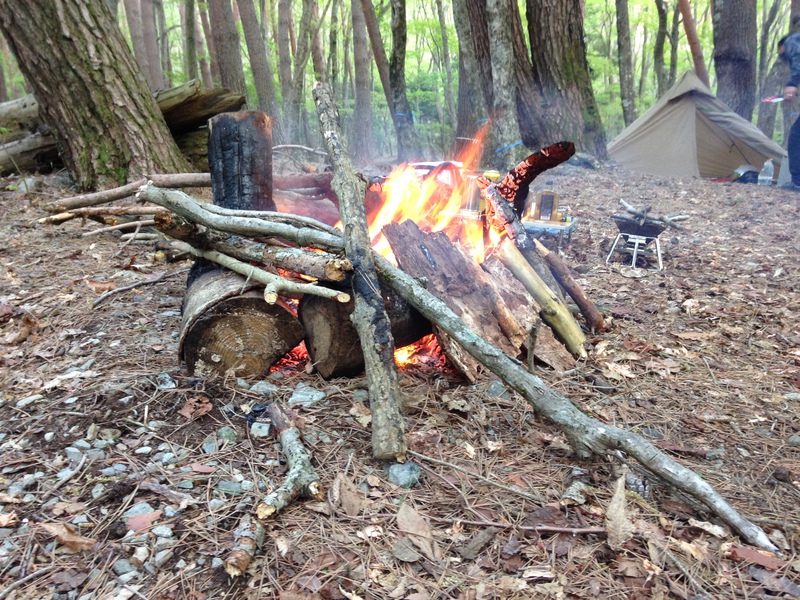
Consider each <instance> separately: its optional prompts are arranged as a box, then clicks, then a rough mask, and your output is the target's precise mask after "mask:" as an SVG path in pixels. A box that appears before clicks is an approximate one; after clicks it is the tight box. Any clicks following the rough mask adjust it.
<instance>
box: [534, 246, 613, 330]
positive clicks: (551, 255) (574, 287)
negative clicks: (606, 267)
mask: <svg viewBox="0 0 800 600" xmlns="http://www.w3.org/2000/svg"><path fill="white" fill-rule="evenodd" d="M533 243H534V244H536V249H537V250H538V251H539V254H541V255H542V258H544V261H545V262H546V263H547V265H548V266H549V267H550V270H551V271H552V272H553V276H554V277H555V278H556V279H557V280H558V283H560V284H561V287H563V288H564V289H565V290H566V292H567V293H568V294H569V295H570V297H571V298H572V299H573V300H575V304H577V305H578V308H580V309H581V313H582V314H583V317H584V318H585V319H586V323H588V324H589V327H591V328H592V329H594V330H595V331H603V329H604V327H605V323H604V322H603V315H602V313H601V312H600V311H599V310H597V307H596V306H595V305H594V302H592V301H591V300H590V299H589V296H587V295H586V292H584V291H583V288H582V287H581V286H580V285H578V282H577V281H575V279H574V278H573V277H572V275H571V274H570V272H569V266H567V263H566V262H564V259H562V258H561V257H560V256H559V255H558V253H557V252H550V250H548V249H547V248H545V247H544V245H543V244H542V243H541V242H540V241H539V240H536V239H534V240H533Z"/></svg>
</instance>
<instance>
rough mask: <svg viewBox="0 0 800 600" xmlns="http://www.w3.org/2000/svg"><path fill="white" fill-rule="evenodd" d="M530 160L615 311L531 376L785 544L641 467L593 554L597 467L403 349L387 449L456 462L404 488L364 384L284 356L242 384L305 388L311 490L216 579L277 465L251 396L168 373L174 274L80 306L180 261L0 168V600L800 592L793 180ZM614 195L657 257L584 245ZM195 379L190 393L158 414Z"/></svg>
mask: <svg viewBox="0 0 800 600" xmlns="http://www.w3.org/2000/svg"><path fill="white" fill-rule="evenodd" d="M548 178H552V179H553V181H554V182H555V185H556V187H557V189H558V190H559V191H560V192H561V193H562V203H563V204H568V205H569V206H570V207H571V210H572V213H573V214H574V215H575V216H577V217H579V218H580V220H581V221H580V224H579V228H578V230H577V232H576V233H575V234H574V235H573V237H572V243H571V245H570V246H569V247H568V248H566V249H565V252H564V254H565V257H566V258H567V259H568V260H569V261H570V263H571V264H573V265H574V266H575V267H576V269H577V273H578V277H579V281H580V282H581V283H583V284H584V286H585V288H586V290H587V291H588V293H589V295H590V297H591V298H593V299H594V301H595V302H596V303H597V304H598V305H599V306H600V307H601V309H602V310H603V311H604V312H605V313H606V314H607V316H608V317H609V319H610V324H611V327H610V328H609V329H608V331H605V332H603V333H601V334H597V335H590V336H589V341H590V356H589V359H588V360H587V361H585V362H584V363H581V364H579V366H578V367H577V368H576V369H574V370H572V371H568V372H566V373H561V374H557V373H555V372H552V371H547V370H543V369H540V370H538V371H537V374H538V375H539V376H540V377H541V378H542V379H543V380H544V382H545V383H546V384H547V385H549V386H551V387H552V388H554V389H556V390H558V391H559V392H561V393H562V394H564V395H566V396H567V397H569V398H570V399H571V400H572V401H573V402H575V403H576V404H577V405H578V406H580V407H581V408H582V409H583V410H585V411H586V412H588V413H590V414H591V415H593V416H594V417H596V418H597V419H600V420H602V421H604V422H606V423H609V424H614V425H617V426H620V427H626V428H630V429H632V430H634V431H636V432H638V433H640V434H642V435H644V436H646V437H648V438H649V439H651V440H652V441H653V442H654V443H655V444H656V445H658V446H660V447H661V448H662V449H663V450H664V451H666V452H667V453H669V454H670V455H672V456H673V457H674V458H675V459H676V460H678V461H679V462H681V463H683V464H685V465H687V466H688V467H689V468H691V469H692V470H694V471H696V472H697V473H699V474H700V475H701V476H702V477H703V478H704V479H705V480H706V481H708V482H709V483H710V484H712V485H713V486H714V487H715V488H716V490H718V491H719V492H720V493H721V494H722V495H723V497H725V498H726V499H727V500H728V501H729V502H730V503H731V504H732V505H733V506H734V507H735V508H736V509H738V510H739V511H741V513H743V514H744V515H745V516H747V517H748V518H750V519H752V520H753V521H754V522H756V523H758V524H759V525H761V526H762V527H763V528H764V529H765V531H766V532H767V533H768V535H769V536H770V539H771V540H772V541H773V543H775V544H776V545H777V546H778V547H780V548H781V549H782V550H783V551H784V552H783V555H782V557H781V558H776V557H774V556H768V555H765V554H763V553H759V552H757V551H756V550H755V549H754V548H752V547H748V546H747V545H746V544H745V543H743V542H742V541H741V540H740V539H738V538H737V537H736V535H735V534H733V533H731V531H730V530H729V529H728V528H727V527H726V526H725V525H724V524H722V523H720V522H718V521H716V520H715V519H714V518H713V516H712V515H710V514H709V513H708V512H707V511H705V510H703V509H702V508H700V507H698V506H697V505H696V504H695V503H693V502H691V501H690V500H689V499H688V498H686V497H684V496H680V495H678V494H676V493H675V492H674V490H672V489H670V487H668V486H665V485H663V484H662V483H660V482H659V481H657V480H654V479H648V482H649V488H650V489H649V495H646V494H643V495H638V494H635V493H632V492H629V493H628V494H627V509H628V511H627V517H628V519H629V520H630V521H631V522H632V523H633V524H634V533H633V537H632V538H631V539H630V541H628V542H627V543H626V544H625V545H624V547H623V548H622V549H621V550H618V551H613V550H611V548H610V547H609V545H608V544H607V538H606V534H605V532H604V527H605V523H604V517H605V514H606V509H607V508H608V505H609V502H610V500H611V498H612V495H613V492H614V489H615V482H616V481H617V479H618V478H619V477H620V474H621V470H620V465H619V463H618V462H617V461H616V460H612V459H597V460H595V461H584V460H579V459H577V458H576V457H575V456H574V455H573V454H572V453H571V451H570V448H569V446H568V445H567V444H566V441H565V439H564V437H563V435H561V434H560V432H559V431H558V430H557V429H556V428H555V427H554V426H553V425H552V424H551V423H548V422H545V421H543V420H541V419H539V418H538V417H537V416H536V415H535V414H534V412H533V410H532V409H531V407H530V406H529V405H528V404H527V403H526V402H525V401H524V400H523V399H522V398H521V397H519V396H518V395H517V394H516V393H511V392H508V391H506V390H505V389H504V388H503V387H502V386H501V385H498V382H497V381H496V380H495V378H494V377H492V376H490V375H489V374H487V375H486V376H485V377H484V378H483V379H481V380H480V381H479V382H478V383H476V384H467V383H465V382H464V381H463V380H460V379H459V377H458V376H457V375H456V374H455V373H454V372H452V371H450V370H446V369H441V368H439V367H437V366H424V365H420V366H411V367H408V368H407V369H405V370H404V380H403V386H404V388H405V390H406V391H407V393H408V394H409V396H410V397H412V398H413V400H414V402H413V408H412V409H410V410H409V412H408V413H407V414H406V430H407V438H408V443H409V447H410V449H412V450H413V451H414V452H416V453H419V454H421V455H424V456H425V457H430V458H433V459H438V460H441V461H445V462H446V463H451V464H455V465H457V466H459V467H460V468H461V470H456V469H454V468H452V467H450V466H448V465H446V464H442V463H436V462H432V461H429V460H426V459H421V458H419V457H415V458H413V462H414V463H415V464H417V465H418V466H419V467H420V479H419V483H418V484H417V485H416V486H414V487H412V488H411V489H406V488H404V487H399V486H397V485H395V484H393V483H390V481H389V478H388V475H387V472H386V471H385V470H384V465H382V464H379V463H376V462H375V461H374V460H372V458H371V455H370V434H369V429H368V428H366V427H364V425H362V423H361V421H360V420H359V418H358V417H360V416H361V413H359V411H358V410H355V409H354V408H358V403H359V402H364V400H365V397H366V395H365V389H366V384H365V381H364V379H363V378H353V379H346V380H345V379H338V380H333V381H324V380H322V379H321V378H319V377H318V376H316V375H314V374H307V373H306V371H305V368H304V367H305V365H304V364H303V363H300V364H297V363H296V362H294V363H293V362H291V361H284V362H283V363H281V365H280V367H279V368H277V369H275V370H273V372H272V373H271V374H270V375H269V376H268V377H266V378H265V380H266V382H267V384H269V385H265V384H262V386H260V387H261V388H264V389H267V390H272V392H271V397H272V398H276V399H279V400H281V401H285V402H286V403H287V404H290V405H292V404H296V402H294V400H295V399H297V398H298V397H299V395H305V397H306V398H312V400H310V401H309V402H310V403H308V404H305V405H304V406H302V407H300V408H297V409H296V410H297V412H298V414H299V415H300V416H301V418H302V423H303V432H304V440H305V443H306V444H307V446H308V448H309V449H310V450H311V452H312V453H313V456H314V459H315V465H316V468H317V471H318V473H319V474H320V476H321V479H322V483H323V486H324V489H325V490H326V496H325V500H324V501H323V502H302V501H298V502H296V503H294V504H293V505H291V506H290V507H289V508H287V509H286V510H285V511H283V512H281V513H279V514H278V515H277V516H276V517H275V518H273V519H271V520H269V521H267V522H265V524H264V525H265V527H266V531H267V535H266V539H265V541H264V543H263V546H262V547H261V549H260V551H259V552H258V553H257V555H256V557H255V558H254V560H253V561H252V563H251V565H250V567H249V568H248V569H247V571H246V573H245V574H244V575H243V576H241V577H239V578H233V579H232V578H230V577H229V576H228V575H227V574H226V573H225V571H224V569H223V568H222V564H223V561H224V559H225V558H226V557H227V556H228V555H229V553H230V552H231V549H232V548H233V531H234V529H235V528H236V527H237V525H238V524H239V522H240V519H241V518H242V517H243V516H244V515H247V514H250V513H251V512H252V509H253V504H254V501H256V500H257V499H258V498H259V497H260V496H262V495H264V494H265V493H266V491H268V490H271V489H273V488H274V487H276V486H277V485H279V484H280V481H281V479H282V477H283V475H284V474H285V471H286V467H285V464H284V462H283V457H282V455H281V453H280V448H279V446H278V445H276V442H275V440H274V439H271V438H264V437H259V436H258V435H255V432H254V431H251V430H250V429H249V427H248V421H247V420H246V419H245V418H244V416H243V413H242V407H245V408H246V407H248V406H252V405H253V404H256V403H262V402H264V401H265V398H266V397H265V396H264V395H263V394H262V393H260V392H258V391H252V390H249V389H245V387H246V386H245V387H242V386H239V385H237V384H236V382H234V381H227V382H203V381H197V380H192V379H189V378H187V376H186V373H185V372H184V371H182V369H181V366H180V365H179V364H178V360H177V355H176V354H177V335H178V334H177V332H178V325H179V322H180V306H181V300H182V294H183V291H184V289H185V276H184V275H183V274H178V275H176V276H175V277H172V278H169V279H165V280H162V281H161V282H159V283H157V284H154V285H149V286H144V287H139V288H136V289H133V290H131V291H128V292H124V293H121V294H117V295H115V296H113V297H111V298H109V299H108V300H106V301H105V302H104V303H102V304H100V305H99V306H98V307H97V308H95V309H93V308H92V302H93V301H94V300H95V299H96V298H97V297H98V296H99V295H100V294H101V293H103V292H104V291H106V290H108V289H110V288H112V287H114V286H118V287H121V286H123V285H126V284H129V283H132V282H136V281H139V280H143V279H148V278H152V277H154V276H157V275H159V274H162V273H173V272H177V271H180V270H183V269H186V268H187V266H188V264H187V263H179V264H165V263H160V262H157V261H155V260H154V254H153V248H152V245H145V244H131V245H129V246H127V247H124V248H122V244H121V242H120V241H119V239H118V238H117V237H115V236H113V235H111V234H103V235H100V236H96V237H88V238H81V237H80V234H81V233H85V232H87V231H90V230H92V229H95V228H97V227H99V226H98V225H97V224H96V223H93V222H91V221H89V222H86V223H81V222H80V221H79V220H74V221H71V222H68V223H65V224H64V225H62V226H43V225H38V224H37V223H36V220H37V219H38V218H40V217H42V216H44V215H45V213H44V212H43V211H42V210H41V209H40V208H39V206H40V205H41V204H43V203H45V202H47V201H48V200H51V199H52V198H53V197H54V196H69V195H72V192H71V191H70V190H69V189H67V188H66V185H65V184H66V181H65V180H64V179H63V178H59V177H57V176H50V177H46V178H41V179H40V180H39V181H38V183H37V185H36V187H35V189H34V191H31V192H28V193H25V192H23V191H20V190H18V189H14V188H15V187H18V186H19V185H20V182H19V180H18V179H6V180H0V184H1V185H0V189H2V190H4V191H2V192H0V600H7V599H11V598H59V599H65V600H66V599H69V600H73V599H75V598H81V599H89V598H118V599H127V598H151V599H156V598H189V599H192V600H203V599H205V598H248V599H254V600H255V599H262V598H263V599H267V598H281V599H283V600H292V599H296V598H315V599H319V598H324V599H336V598H348V599H356V598H364V599H367V598H395V599H399V598H407V599H413V600H424V599H427V598H431V599H433V598H463V599H468V598H469V599H480V598H702V597H705V598H735V597H741V598H768V597H797V596H800V556H799V555H800V511H798V508H797V507H798V506H799V505H800V481H798V480H800V416H798V411H799V410H800V285H799V284H798V281H800V280H799V279H798V276H800V264H798V256H799V255H800V226H798V223H800V194H792V193H789V192H782V191H781V190H777V189H764V188H762V187H759V186H756V185H741V184H731V183H715V182H710V181H695V180H691V181H679V180H671V179H659V178H654V177H648V176H642V175H638V174H631V173H626V172H624V171H622V170H618V169H613V168H603V169H599V170H585V169H579V168H575V167H569V166H567V167H561V168H559V169H557V170H555V171H553V172H552V177H548ZM60 185H63V186H64V187H63V188H62V187H60ZM619 199H624V200H626V201H628V202H629V203H631V204H633V205H635V206H639V207H643V206H652V207H653V213H654V214H669V213H685V214H689V215H691V219H690V220H689V221H687V222H685V227H684V229H683V230H681V231H675V230H668V231H666V232H665V233H664V234H662V236H661V240H662V243H663V250H664V270H663V271H660V272H659V271H656V270H653V269H650V270H642V269H637V270H634V269H631V268H629V267H626V266H625V265H624V264H623V263H622V262H620V261H617V262H615V263H613V264H611V265H607V264H606V263H605V257H606V253H607V251H608V248H609V246H610V243H611V241H612V240H613V237H614V235H615V234H616V228H615V225H614V223H613V221H612V220H611V214H612V213H615V212H619V206H618V201H619ZM250 383H251V384H252V383H254V382H250ZM309 388H311V389H309ZM256 389H257V390H258V389H259V388H256ZM312 390H316V391H318V392H321V393H318V394H309V392H310V391H312ZM198 398H199V400H198ZM203 398H207V399H208V402H209V403H210V406H207V408H211V410H210V412H208V413H207V414H204V415H203V416H200V417H199V418H196V419H195V420H187V418H186V417H185V416H183V415H182V414H181V413H180V411H181V409H183V408H184V407H185V406H186V405H187V402H189V403H190V406H191V402H195V403H197V402H205V401H204V400H202V399H203ZM194 406H197V404H195V405H194ZM632 467H635V465H632ZM635 473H636V476H637V477H640V478H645V479H647V478H648V476H647V474H646V473H644V472H640V471H635ZM487 479H488V480H490V481H491V482H494V483H497V484H501V485H502V486H504V487H503V488H501V487H497V486H495V485H492V484H490V483H487ZM576 482H580V483H582V484H584V485H583V486H576V485H575V484H576ZM537 498H538V500H537ZM400 506H403V507H404V508H403V509H401V510H399V507H400ZM536 526H539V527H541V526H549V527H550V528H551V530H550V531H548V532H542V531H540V532H536V531H534V530H533V527H536ZM554 530H555V531H554Z"/></svg>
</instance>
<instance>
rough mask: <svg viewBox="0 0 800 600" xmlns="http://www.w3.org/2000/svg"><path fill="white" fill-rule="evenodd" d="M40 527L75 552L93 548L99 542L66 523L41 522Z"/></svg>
mask: <svg viewBox="0 0 800 600" xmlns="http://www.w3.org/2000/svg"><path fill="white" fill-rule="evenodd" d="M39 528H40V529H44V530H45V531H46V532H47V533H49V534H50V535H52V536H53V537H55V538H56V540H58V541H59V542H60V543H62V544H64V545H65V546H66V547H67V548H69V549H70V550H74V551H75V552H83V551H85V550H91V549H92V548H94V545H95V544H96V543H97V540H94V539H92V538H87V537H83V536H82V535H78V534H77V533H75V530H74V529H73V528H72V527H70V526H69V525H67V524H66V523H40V524H39Z"/></svg>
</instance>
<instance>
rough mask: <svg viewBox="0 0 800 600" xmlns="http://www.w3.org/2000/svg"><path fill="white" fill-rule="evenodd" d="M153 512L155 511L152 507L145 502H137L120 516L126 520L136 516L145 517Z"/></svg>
mask: <svg viewBox="0 0 800 600" xmlns="http://www.w3.org/2000/svg"><path fill="white" fill-rule="evenodd" d="M154 511H155V509H154V508H153V507H152V506H150V505H149V504H148V503H147V502H139V503H138V504H134V505H133V506H131V507H130V508H129V509H128V510H126V511H125V512H124V513H122V516H123V517H124V518H126V519H127V518H129V517H136V516H138V515H146V514H147V513H151V512H154Z"/></svg>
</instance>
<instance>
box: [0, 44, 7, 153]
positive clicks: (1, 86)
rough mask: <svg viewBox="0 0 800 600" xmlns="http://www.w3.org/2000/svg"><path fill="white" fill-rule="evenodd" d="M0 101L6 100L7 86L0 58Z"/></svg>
mask: <svg viewBox="0 0 800 600" xmlns="http://www.w3.org/2000/svg"><path fill="white" fill-rule="evenodd" d="M0 102H8V88H7V87H6V71H5V68H4V67H3V61H2V60H0ZM0 139H2V132H0Z"/></svg>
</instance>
